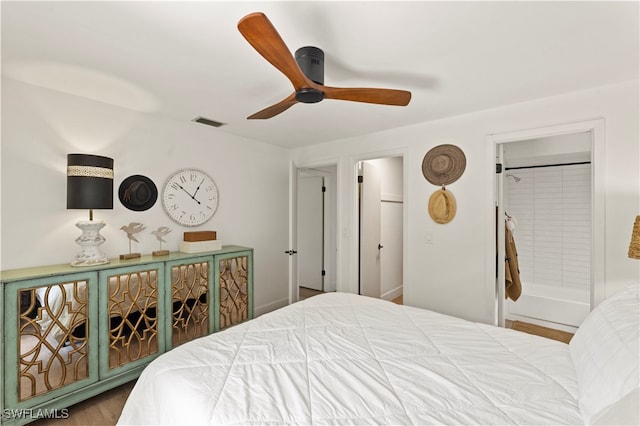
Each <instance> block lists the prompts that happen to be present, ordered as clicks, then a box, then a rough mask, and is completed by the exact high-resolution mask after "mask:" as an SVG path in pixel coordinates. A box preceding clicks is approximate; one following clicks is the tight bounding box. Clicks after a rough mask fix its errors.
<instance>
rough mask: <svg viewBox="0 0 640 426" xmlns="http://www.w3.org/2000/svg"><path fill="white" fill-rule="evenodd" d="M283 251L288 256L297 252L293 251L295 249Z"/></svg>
mask: <svg viewBox="0 0 640 426" xmlns="http://www.w3.org/2000/svg"><path fill="white" fill-rule="evenodd" d="M285 253H286V254H288V255H289V256H293V255H294V254H296V253H297V251H295V250H287V251H285Z"/></svg>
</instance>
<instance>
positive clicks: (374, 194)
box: [359, 161, 382, 298]
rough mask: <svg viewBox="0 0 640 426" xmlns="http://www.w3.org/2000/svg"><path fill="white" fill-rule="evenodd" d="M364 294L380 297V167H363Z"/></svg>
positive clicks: (362, 244)
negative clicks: (378, 168)
mask: <svg viewBox="0 0 640 426" xmlns="http://www.w3.org/2000/svg"><path fill="white" fill-rule="evenodd" d="M361 166H362V167H361V172H360V176H361V177H362V178H361V183H360V185H359V188H360V294H362V295H365V296H370V297H377V298H379V297H380V250H381V249H382V247H381V245H380V199H381V195H380V175H379V174H378V170H377V168H376V166H374V165H373V164H370V163H367V162H366V161H364V162H362V163H361Z"/></svg>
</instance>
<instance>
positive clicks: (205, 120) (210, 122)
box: [191, 117, 227, 127]
mask: <svg viewBox="0 0 640 426" xmlns="http://www.w3.org/2000/svg"><path fill="white" fill-rule="evenodd" d="M191 121H195V122H196V123H202V124H206V125H207V126H213V127H220V126H224V125H225V124H227V123H221V122H219V121H215V120H211V119H209V118H204V117H196V118H194V119H193V120H191Z"/></svg>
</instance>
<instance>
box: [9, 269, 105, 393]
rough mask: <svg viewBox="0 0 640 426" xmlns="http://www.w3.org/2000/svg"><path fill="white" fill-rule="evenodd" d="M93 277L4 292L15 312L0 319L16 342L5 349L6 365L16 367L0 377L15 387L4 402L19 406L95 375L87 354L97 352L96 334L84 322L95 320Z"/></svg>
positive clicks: (34, 284)
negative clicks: (13, 347) (4, 318)
mask: <svg viewBox="0 0 640 426" xmlns="http://www.w3.org/2000/svg"><path fill="white" fill-rule="evenodd" d="M96 282H97V276H96V274H95V273H90V274H85V275H84V276H73V277H67V278H66V279H65V278H64V277H58V278H57V280H55V279H44V280H40V281H39V282H31V283H29V284H30V285H29V286H28V287H24V288H18V287H20V285H19V284H18V285H14V286H11V287H16V288H10V289H9V291H8V292H6V293H5V294H6V297H7V299H8V300H6V301H5V302H8V303H10V304H11V305H13V306H15V307H16V312H17V315H16V316H15V317H14V316H13V315H9V316H8V321H7V324H5V332H6V334H7V335H6V336H5V339H9V341H15V342H16V343H17V345H16V346H15V351H14V350H8V351H7V352H6V363H7V365H10V366H16V367H17V368H9V369H7V371H6V377H5V380H6V381H7V382H8V383H15V385H16V388H17V393H8V394H7V395H6V398H7V401H8V402H10V403H11V404H13V405H14V406H20V405H21V403H23V402H25V401H31V400H34V401H35V400H38V399H42V396H43V395H45V394H47V395H51V394H53V395H55V394H56V393H60V392H67V391H70V390H72V389H74V388H76V387H78V386H84V385H86V384H88V383H90V382H92V381H96V380H97V371H95V368H94V367H95V364H93V363H91V362H90V359H91V358H92V357H96V358H97V356H98V354H97V349H98V345H97V338H98V336H97V333H96V334H95V335H94V334H93V333H92V332H90V327H89V324H91V323H93V322H96V323H97V317H96V313H97V309H96V300H97V294H94V293H95V292H96V290H97V287H96V286H95V284H96ZM14 298H15V300H11V299H14ZM9 306H10V305H9ZM11 318H15V319H16V321H11ZM14 339H15V340H14ZM11 346H13V345H11Z"/></svg>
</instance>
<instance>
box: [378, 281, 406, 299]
mask: <svg viewBox="0 0 640 426" xmlns="http://www.w3.org/2000/svg"><path fill="white" fill-rule="evenodd" d="M400 296H402V284H401V285H399V286H398V287H396V288H394V289H393V290H389V291H388V292H386V293H384V294H382V295H380V299H384V300H393V299H395V298H396V297H400Z"/></svg>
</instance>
